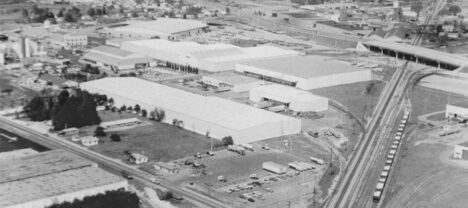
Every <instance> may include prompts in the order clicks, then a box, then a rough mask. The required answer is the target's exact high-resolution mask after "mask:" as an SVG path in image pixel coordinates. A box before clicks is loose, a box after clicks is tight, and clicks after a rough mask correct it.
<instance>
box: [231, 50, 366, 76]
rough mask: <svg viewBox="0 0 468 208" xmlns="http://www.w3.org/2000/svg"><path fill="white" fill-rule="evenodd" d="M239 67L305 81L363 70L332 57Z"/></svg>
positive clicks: (290, 58) (266, 61) (273, 60)
mask: <svg viewBox="0 0 468 208" xmlns="http://www.w3.org/2000/svg"><path fill="white" fill-rule="evenodd" d="M239 65H245V66H249V67H254V68H258V69H263V70H267V71H270V72H273V73H279V74H288V75H292V76H295V77H300V78H306V79H307V78H312V77H321V76H327V75H332V74H339V73H346V72H352V71H361V70H364V69H360V68H358V67H354V66H351V65H350V64H347V63H345V62H342V61H339V60H337V59H335V58H333V57H325V56H288V57H279V58H271V59H264V60H256V61H249V62H244V63H241V64H239Z"/></svg>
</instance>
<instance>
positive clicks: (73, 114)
mask: <svg viewBox="0 0 468 208" xmlns="http://www.w3.org/2000/svg"><path fill="white" fill-rule="evenodd" d="M97 96H98V95H92V94H90V93H88V92H86V91H82V90H79V89H77V90H74V91H73V92H72V93H70V92H68V91H67V90H63V91H61V92H60V93H59V94H58V95H55V96H37V97H34V98H33V99H32V100H31V101H30V102H29V103H27V104H26V106H25V107H24V109H25V113H26V115H27V117H28V118H30V119H31V120H32V121H45V120H52V125H53V129H54V130H57V131H58V130H62V129H65V128H70V127H83V126H88V125H95V124H99V123H100V122H101V119H100V118H99V116H98V114H97V111H96V106H97ZM99 102H100V101H99Z"/></svg>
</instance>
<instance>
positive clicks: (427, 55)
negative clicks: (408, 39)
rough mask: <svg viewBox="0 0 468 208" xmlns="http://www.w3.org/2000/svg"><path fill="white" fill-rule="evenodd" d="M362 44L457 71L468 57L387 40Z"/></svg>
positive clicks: (376, 50) (411, 59) (398, 56)
mask: <svg viewBox="0 0 468 208" xmlns="http://www.w3.org/2000/svg"><path fill="white" fill-rule="evenodd" d="M362 45H363V46H365V47H366V48H367V49H369V50H370V51H373V52H377V53H380V54H383V55H387V56H391V57H395V58H400V59H405V60H408V61H412V62H416V63H420V64H426V65H430V66H434V67H437V68H441V69H445V70H449V71H458V70H460V69H462V68H463V67H464V66H468V58H466V57H463V56H459V55H456V54H450V53H446V52H442V51H437V50H433V49H428V48H423V47H419V46H414V45H409V44H403V43H395V42H388V41H368V42H362Z"/></svg>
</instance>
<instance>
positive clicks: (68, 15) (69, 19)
mask: <svg viewBox="0 0 468 208" xmlns="http://www.w3.org/2000/svg"><path fill="white" fill-rule="evenodd" d="M63 20H64V21H65V22H75V19H74V18H73V15H72V14H71V13H68V12H67V13H66V14H65V16H64V17H63Z"/></svg>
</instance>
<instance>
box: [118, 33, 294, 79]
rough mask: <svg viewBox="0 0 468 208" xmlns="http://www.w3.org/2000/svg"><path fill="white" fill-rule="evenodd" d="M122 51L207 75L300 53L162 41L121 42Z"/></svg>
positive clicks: (268, 47) (228, 45) (267, 48)
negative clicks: (244, 63)
mask: <svg viewBox="0 0 468 208" xmlns="http://www.w3.org/2000/svg"><path fill="white" fill-rule="evenodd" d="M121 48H122V49H123V50H127V51H131V52H134V53H138V54H142V55H147V56H149V57H151V58H153V59H156V60H159V61H162V62H169V63H171V64H174V65H178V66H191V67H196V68H198V69H201V70H205V71H210V72H219V71H229V70H234V69H235V68H236V64H237V63H241V62H244V61H254V60H263V59H268V58H278V57H289V56H297V55H300V54H301V53H300V52H297V51H292V50H285V49H282V48H278V47H273V46H257V47H250V48H241V47H238V46H234V45H230V44H221V43H218V44H199V43H195V42H188V41H181V42H175V41H169V40H163V39H151V40H135V41H124V42H122V44H121Z"/></svg>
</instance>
